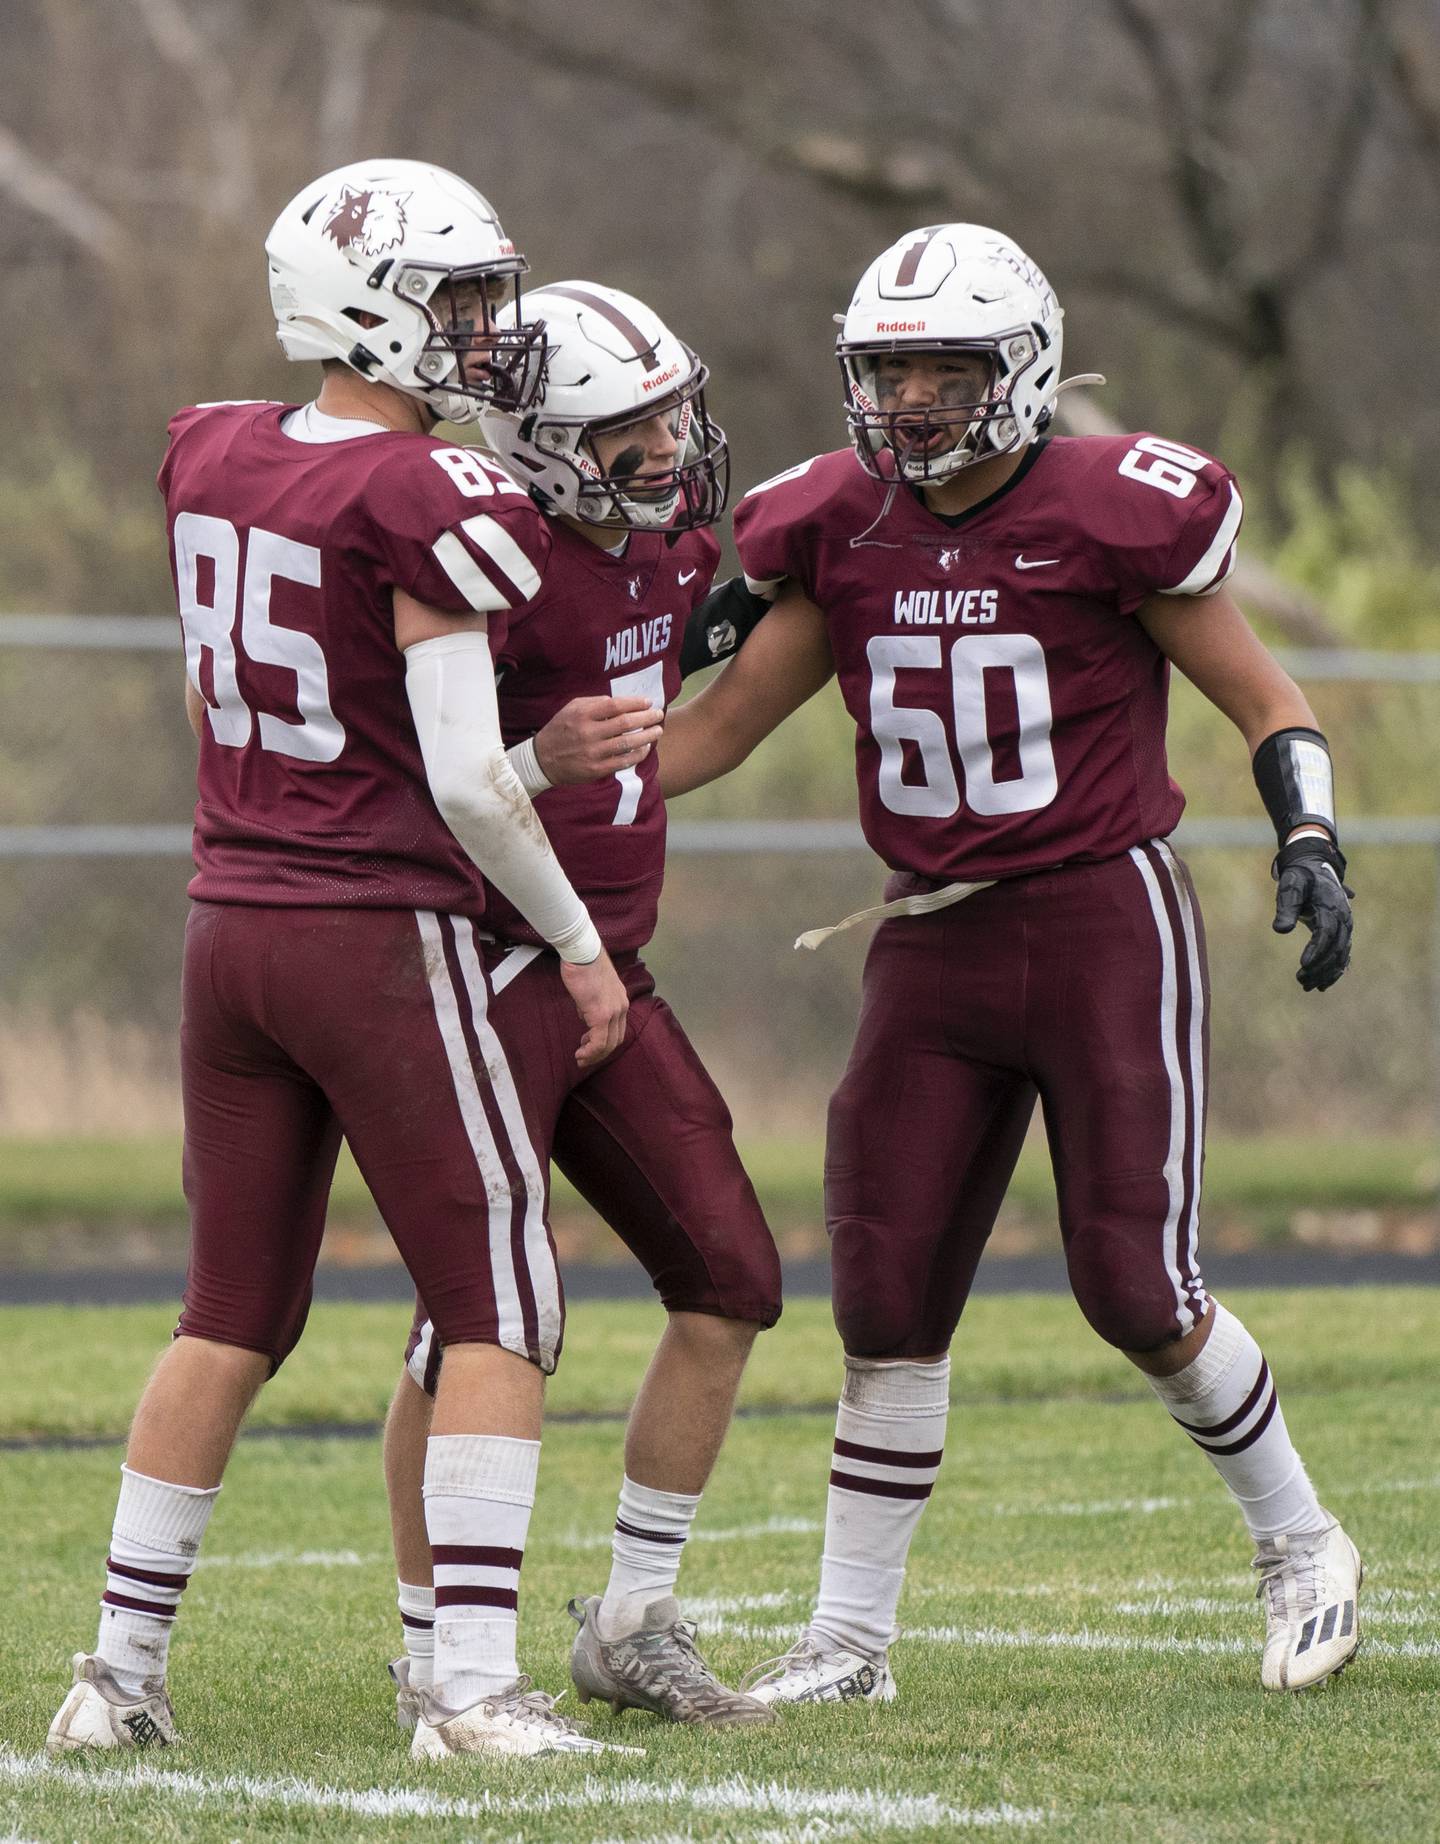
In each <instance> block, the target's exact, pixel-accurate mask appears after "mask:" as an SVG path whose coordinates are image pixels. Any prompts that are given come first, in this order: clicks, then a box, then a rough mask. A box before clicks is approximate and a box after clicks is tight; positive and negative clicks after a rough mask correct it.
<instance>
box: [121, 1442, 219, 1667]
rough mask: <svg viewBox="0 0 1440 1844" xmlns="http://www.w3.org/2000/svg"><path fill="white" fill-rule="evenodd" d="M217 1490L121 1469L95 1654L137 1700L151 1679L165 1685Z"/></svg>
mask: <svg viewBox="0 0 1440 1844" xmlns="http://www.w3.org/2000/svg"><path fill="white" fill-rule="evenodd" d="M219 1491H220V1488H219V1486H218V1485H217V1486H211V1487H209V1488H208V1490H207V1489H205V1488H202V1487H200V1486H193V1485H169V1484H167V1483H166V1481H165V1480H163V1479H151V1478H149V1477H148V1476H147V1475H146V1474H145V1473H136V1472H132V1471H131V1470H130V1468H129V1467H128V1466H122V1467H121V1468H120V1499H119V1503H118V1504H117V1505H116V1507H115V1525H114V1529H113V1530H112V1532H111V1535H110V1555H109V1558H108V1560H107V1562H106V1565H105V1566H106V1576H105V1592H104V1594H103V1595H102V1596H101V1597H100V1636H99V1638H98V1639H97V1640H96V1641H95V1652H96V1655H97V1657H99V1658H101V1659H103V1660H104V1662H105V1663H106V1664H107V1665H108V1666H109V1668H110V1672H111V1675H112V1676H113V1677H114V1679H115V1681H116V1683H118V1684H119V1685H120V1687H121V1689H122V1690H126V1691H131V1692H133V1693H134V1694H135V1695H137V1696H139V1695H140V1694H142V1692H143V1689H144V1685H145V1682H146V1680H147V1679H153V1678H160V1679H161V1680H163V1679H164V1676H165V1667H166V1664H167V1662H168V1660H169V1656H170V1634H171V1631H172V1629H173V1627H174V1625H175V1615H176V1614H177V1613H178V1612H179V1609H180V1596H181V1595H182V1594H183V1593H184V1592H185V1585H186V1583H187V1582H188V1581H189V1579H190V1576H191V1573H192V1571H193V1570H194V1567H195V1558H196V1555H197V1554H198V1553H199V1549H200V1539H201V1537H203V1536H204V1534H205V1526H206V1525H207V1524H208V1523H209V1522H210V1513H211V1512H212V1511H213V1510H214V1508H215V1499H216V1496H217V1495H218V1493H219Z"/></svg>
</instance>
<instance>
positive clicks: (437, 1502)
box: [425, 1434, 540, 1710]
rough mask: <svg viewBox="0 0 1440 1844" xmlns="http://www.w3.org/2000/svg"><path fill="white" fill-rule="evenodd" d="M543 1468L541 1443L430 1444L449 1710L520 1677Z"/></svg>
mask: <svg viewBox="0 0 1440 1844" xmlns="http://www.w3.org/2000/svg"><path fill="white" fill-rule="evenodd" d="M539 1467H540V1443H539V1441H517V1440H512V1439H510V1438H509V1437H508V1436H507V1435H503V1434H432V1435H431V1436H430V1439H429V1440H428V1441H427V1442H426V1444H425V1528H426V1530H427V1532H428V1533H429V1537H430V1553H431V1556H432V1558H433V1560H434V1576H435V1633H434V1641H435V1664H434V1672H435V1677H434V1690H435V1695H436V1697H437V1699H438V1700H439V1701H440V1702H441V1703H442V1704H444V1705H445V1707H446V1708H447V1709H451V1710H463V1709H468V1708H469V1707H470V1705H471V1704H472V1703H478V1702H479V1701H480V1699H481V1698H482V1697H487V1696H489V1695H491V1693H492V1692H494V1691H497V1690H503V1689H504V1688H505V1686H506V1685H507V1684H513V1683H514V1682H515V1680H516V1678H517V1677H519V1675H520V1666H519V1664H518V1663H517V1662H516V1658H515V1619H516V1609H517V1607H518V1605H519V1596H520V1565H521V1563H522V1561H523V1560H524V1556H525V1534H526V1532H527V1531H528V1530H529V1528H530V1512H531V1510H532V1509H533V1507H534V1504H535V1476H536V1474H537V1472H538V1471H539Z"/></svg>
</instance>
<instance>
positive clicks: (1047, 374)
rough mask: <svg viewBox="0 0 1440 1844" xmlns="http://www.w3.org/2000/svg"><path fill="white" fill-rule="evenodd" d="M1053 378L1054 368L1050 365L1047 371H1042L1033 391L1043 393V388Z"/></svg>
mask: <svg viewBox="0 0 1440 1844" xmlns="http://www.w3.org/2000/svg"><path fill="white" fill-rule="evenodd" d="M1054 376H1055V367H1054V366H1053V365H1052V366H1050V368H1049V369H1048V370H1047V371H1042V372H1041V374H1040V376H1039V377H1038V378H1037V379H1036V380H1035V389H1036V390H1037V391H1043V390H1044V388H1045V386H1046V385H1047V384H1048V383H1049V382H1050V380H1051V379H1052V378H1053V377H1054Z"/></svg>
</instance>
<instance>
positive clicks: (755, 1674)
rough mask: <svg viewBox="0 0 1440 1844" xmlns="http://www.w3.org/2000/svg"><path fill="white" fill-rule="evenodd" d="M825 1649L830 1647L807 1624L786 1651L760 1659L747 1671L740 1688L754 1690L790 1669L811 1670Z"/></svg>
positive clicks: (787, 1672) (821, 1657)
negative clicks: (776, 1655)
mask: <svg viewBox="0 0 1440 1844" xmlns="http://www.w3.org/2000/svg"><path fill="white" fill-rule="evenodd" d="M827 1649H830V1648H827V1647H826V1646H825V1645H824V1644H823V1642H822V1641H821V1639H820V1636H819V1635H818V1634H817V1633H816V1632H815V1631H814V1630H813V1629H812V1628H811V1627H808V1626H807V1627H806V1628H805V1630H804V1632H803V1633H801V1635H800V1637H799V1638H798V1639H797V1640H796V1641H795V1643H794V1645H793V1646H791V1648H790V1650H789V1651H788V1652H782V1653H781V1654H780V1655H779V1657H778V1658H766V1659H762V1660H761V1662H760V1663H759V1664H758V1665H755V1666H754V1667H753V1668H752V1669H751V1670H749V1671H747V1672H746V1673H745V1676H744V1677H743V1678H742V1679H741V1680H740V1688H741V1690H755V1689H756V1688H758V1686H759V1685H761V1684H769V1683H772V1682H773V1681H774V1680H775V1679H776V1678H783V1677H785V1676H787V1675H788V1674H789V1673H790V1672H792V1671H807V1670H813V1669H814V1668H815V1667H816V1666H817V1665H819V1664H820V1662H821V1660H822V1659H823V1658H824V1657H825V1653H826V1651H827Z"/></svg>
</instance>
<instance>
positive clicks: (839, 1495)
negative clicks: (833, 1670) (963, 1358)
mask: <svg viewBox="0 0 1440 1844" xmlns="http://www.w3.org/2000/svg"><path fill="white" fill-rule="evenodd" d="M949 1409H950V1359H949V1358H948V1357H946V1358H942V1359H941V1361H940V1362H939V1363H938V1364H876V1363H871V1362H869V1361H868V1360H866V1359H863V1358H855V1357H847V1358H846V1359H845V1388H844V1390H843V1392H842V1393H841V1397H840V1411H839V1414H838V1415H837V1416H836V1418H835V1454H834V1460H833V1462H832V1471H831V1474H830V1492H829V1497H828V1499H827V1501H826V1509H825V1553H824V1555H823V1557H822V1558H821V1562H820V1596H819V1599H818V1600H817V1601H816V1603H815V1612H814V1615H813V1617H812V1619H811V1622H810V1624H811V1626H812V1627H813V1628H814V1629H815V1630H816V1631H817V1632H819V1633H820V1634H821V1636H822V1637H824V1638H826V1639H829V1640H831V1641H833V1642H834V1643H835V1644H837V1645H844V1646H850V1647H854V1648H856V1649H858V1650H859V1651H862V1652H868V1653H874V1652H883V1651H884V1650H885V1649H886V1647H887V1646H889V1644H890V1642H891V1640H892V1639H893V1638H894V1637H895V1609H896V1607H897V1606H898V1605H899V1602H900V1588H901V1584H902V1583H903V1582H904V1580H905V1558H906V1556H907V1555H908V1553H909V1550H910V1539H911V1538H912V1537H913V1536H914V1535H915V1528H916V1526H917V1525H918V1524H919V1522H920V1513H921V1512H922V1511H923V1510H924V1509H925V1503H926V1500H927V1499H928V1498H929V1496H930V1492H931V1489H932V1488H933V1486H934V1484H935V1479H936V1475H937V1474H938V1473H939V1470H940V1460H941V1455H942V1451H943V1449H944V1446H945V1422H946V1417H947V1415H948V1413H949Z"/></svg>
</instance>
